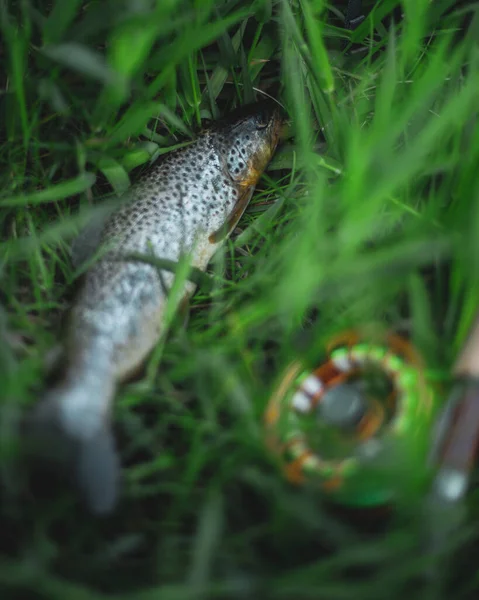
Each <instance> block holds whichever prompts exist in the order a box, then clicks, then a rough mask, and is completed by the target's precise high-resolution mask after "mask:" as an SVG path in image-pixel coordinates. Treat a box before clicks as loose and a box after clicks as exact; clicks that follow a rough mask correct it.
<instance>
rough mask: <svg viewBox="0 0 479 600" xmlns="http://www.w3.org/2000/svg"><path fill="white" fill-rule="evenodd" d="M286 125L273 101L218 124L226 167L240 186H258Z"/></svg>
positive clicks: (249, 106) (242, 109)
mask: <svg viewBox="0 0 479 600" xmlns="http://www.w3.org/2000/svg"><path fill="white" fill-rule="evenodd" d="M283 124H284V118H283V115H282V112H281V111H280V109H279V106H278V105H277V104H276V103H273V102H261V103H257V104H252V105H248V106H246V107H241V108H240V109H238V110H237V111H235V112H233V113H231V114H230V115H229V116H228V117H227V118H226V119H225V120H223V121H221V122H219V123H218V126H217V130H216V135H217V138H218V141H219V144H220V146H221V148H220V152H221V155H222V156H223V157H224V162H225V168H226V170H227V171H228V175H229V176H230V178H231V179H233V180H234V181H235V182H236V183H237V184H238V185H239V186H241V187H243V186H244V187H249V186H251V185H256V183H257V181H258V179H259V178H260V176H261V174H262V173H263V171H264V169H265V168H266V166H267V164H268V163H269V161H270V160H271V157H272V156H273V154H274V151H275V150H276V146H277V145H278V142H279V139H280V136H281V131H282V127H283Z"/></svg>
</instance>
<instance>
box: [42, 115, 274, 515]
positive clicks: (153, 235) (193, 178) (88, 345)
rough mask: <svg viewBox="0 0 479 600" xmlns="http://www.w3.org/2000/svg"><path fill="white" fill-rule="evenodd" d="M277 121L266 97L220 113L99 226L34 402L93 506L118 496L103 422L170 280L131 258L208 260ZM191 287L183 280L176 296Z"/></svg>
mask: <svg viewBox="0 0 479 600" xmlns="http://www.w3.org/2000/svg"><path fill="white" fill-rule="evenodd" d="M280 127H281V117H280V114H279V113H278V111H277V110H276V109H275V108H274V107H273V106H271V105H267V104H263V105H253V106H251V107H248V108H246V109H245V108H243V109H241V110H240V111H239V112H237V113H234V114H232V115H231V116H230V117H229V118H226V119H224V120H222V121H219V122H217V123H216V124H214V125H213V126H212V127H211V128H210V129H208V130H206V131H205V132H203V133H202V134H201V135H200V136H199V137H198V138H197V140H196V141H194V142H193V143H192V144H191V145H189V146H187V147H185V148H183V149H181V150H178V151H176V152H173V153H171V154H169V155H167V156H166V157H165V158H164V159H163V160H162V161H161V162H160V164H158V165H157V166H154V167H153V168H151V169H150V170H149V171H148V172H147V173H146V175H145V176H144V177H143V178H142V179H141V180H140V181H139V182H138V183H137V184H136V185H135V186H133V187H132V188H131V189H130V190H129V192H128V193H127V195H126V197H125V198H124V202H122V204H121V206H120V208H118V210H116V211H115V212H114V213H113V214H112V215H110V216H109V217H108V218H107V219H106V220H105V223H104V224H103V226H102V227H101V228H99V239H98V242H99V246H100V247H102V248H104V249H105V251H104V254H102V256H101V258H100V260H98V261H97V262H96V263H94V264H93V266H92V267H91V268H90V269H89V270H88V271H87V273H86V276H85V281H84V284H83V287H82V288H81V290H80V293H79V295H78V298H77V300H76V302H75V304H74V306H73V308H72V310H71V314H70V323H69V333H68V337H67V340H66V347H65V353H66V356H67V364H68V366H67V368H66V371H65V376H64V377H63V379H62V380H61V381H60V383H59V384H58V385H57V386H55V387H54V388H53V389H51V390H49V391H48V392H47V394H46V396H45V398H44V399H43V401H42V402H40V403H39V405H38V408H37V411H36V419H35V421H36V423H37V424H40V426H41V428H43V431H45V430H46V429H48V431H49V432H50V433H49V434H50V435H51V432H52V431H53V430H55V431H56V437H57V438H58V437H61V438H62V439H63V446H65V447H66V446H68V447H69V451H68V452H66V454H67V455H68V456H70V455H71V456H73V461H74V467H73V470H74V473H75V476H76V479H77V483H78V484H79V486H80V488H81V490H82V492H83V495H84V497H85V499H86V502H87V504H88V506H89V507H90V509H91V510H93V511H94V512H96V513H107V512H110V511H111V509H112V508H113V507H114V506H115V504H116V502H117V497H118V488H119V472H120V465H119V459H118V456H117V453H116V450H115V443H114V439H113V435H112V431H111V425H110V413H111V407H112V401H113V398H114V395H115V390H116V387H117V384H118V382H120V381H121V380H124V379H125V378H127V377H128V376H129V375H130V374H131V373H132V372H134V371H135V370H136V369H137V368H138V367H139V366H140V365H141V364H142V363H143V361H144V360H145V358H146V357H147V355H148V353H149V352H150V351H151V350H152V349H153V347H154V346H155V344H156V343H157V341H158V339H159V337H160V335H161V332H162V327H163V316H164V311H165V307H166V304H167V298H168V291H169V289H170V288H171V286H172V284H173V282H174V274H173V273H172V272H171V271H164V270H159V269H158V268H157V267H155V266H153V265H151V264H147V263H145V262H140V261H138V260H137V261H135V260H131V258H130V259H129V258H128V257H129V256H131V255H132V254H137V253H140V254H143V255H150V256H153V257H157V258H161V259H169V260H172V261H179V260H180V259H181V258H182V257H184V256H185V255H186V256H187V257H188V258H189V260H190V263H191V265H192V266H194V267H197V268H199V269H201V270H204V269H206V267H207V265H208V262H209V261H210V259H211V257H212V256H213V254H214V253H215V252H216V250H217V249H218V247H219V246H220V245H221V244H222V243H223V241H224V239H226V237H227V236H228V235H229V233H230V232H231V230H232V229H233V228H234V226H235V224H236V222H237V221H238V219H239V218H240V217H241V214H242V213H243V211H244V209H245V208H246V206H247V203H248V201H249V199H250V197H251V194H252V192H253V190H254V187H255V185H256V182H257V181H258V179H259V177H260V175H261V173H262V171H263V170H264V168H265V167H266V165H267V163H268V162H269V160H270V158H271V157H272V155H273V153H274V150H275V148H276V145H277V143H278V139H279V132H280ZM97 230H98V227H97ZM194 291H195V285H194V284H193V283H192V282H189V281H187V282H185V284H184V289H183V296H184V297H185V298H187V297H189V296H191V295H192V294H193V293H194ZM59 447H60V448H61V447H62V446H61V445H60V446H59Z"/></svg>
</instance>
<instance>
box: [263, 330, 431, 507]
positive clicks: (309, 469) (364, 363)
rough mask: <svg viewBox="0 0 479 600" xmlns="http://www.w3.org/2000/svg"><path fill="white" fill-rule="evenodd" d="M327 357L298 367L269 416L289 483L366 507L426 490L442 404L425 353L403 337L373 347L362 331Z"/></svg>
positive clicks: (340, 341)
mask: <svg viewBox="0 0 479 600" xmlns="http://www.w3.org/2000/svg"><path fill="white" fill-rule="evenodd" d="M327 352H328V358H327V360H326V361H325V362H323V363H322V364H321V365H320V366H313V368H309V367H308V366H307V365H305V364H302V363H300V362H295V363H293V364H291V365H290V366H289V367H288V368H287V370H286V372H285V374H284V376H283V378H282V379H281V381H280V383H279V386H278V387H277V389H276V390H275V392H274V393H273V395H272V397H271V399H270V401H269V404H268V407H267V410H266V413H265V424H266V434H267V444H268V446H269V448H270V450H271V451H272V452H273V453H274V454H275V455H276V456H277V457H278V458H279V460H280V463H281V466H282V469H283V472H284V474H285V476H286V478H287V479H288V480H289V481H290V482H292V483H295V484H308V483H310V484H313V485H319V487H320V488H321V489H322V490H323V491H324V492H326V493H327V494H328V495H329V496H330V497H331V498H333V499H335V500H338V501H340V502H341V503H343V504H348V505H355V506H364V507H366V506H375V505H381V504H387V503H389V502H391V501H392V500H394V498H395V497H396V496H397V494H398V492H399V491H400V490H401V491H404V489H405V487H408V486H412V488H411V489H413V488H414V489H421V486H424V485H425V484H426V482H427V481H428V468H427V456H428V450H429V445H430V444H429V442H430V440H429V437H428V433H429V432H430V431H431V423H432V418H433V415H434V412H435V410H434V409H435V405H436V402H435V394H434V390H433V388H432V387H431V386H430V385H429V384H428V383H427V381H426V379H425V377H424V370H423V365H422V361H421V359H420V357H419V355H418V354H417V353H416V352H415V350H414V349H413V348H412V346H411V345H410V344H409V343H408V342H406V341H405V340H403V339H402V338H400V337H399V336H395V335H388V336H386V337H385V338H384V339H382V340H380V341H379V342H378V343H370V342H368V341H366V340H365V339H364V338H362V337H361V336H360V335H359V334H358V333H355V332H350V333H346V334H344V335H342V336H341V337H339V338H337V339H335V340H334V341H333V342H332V343H331V344H329V346H328V348H327ZM422 467H424V468H422ZM418 486H419V488H418Z"/></svg>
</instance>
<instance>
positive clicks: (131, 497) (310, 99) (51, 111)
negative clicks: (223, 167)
mask: <svg viewBox="0 0 479 600" xmlns="http://www.w3.org/2000/svg"><path fill="white" fill-rule="evenodd" d="M345 4H346V2H331V3H326V2H322V1H319V0H315V1H314V0H289V1H287V0H283V1H282V0H218V1H214V0H156V1H155V0H97V1H94V0H91V1H87V0H68V2H67V1H66V0H56V1H41V0H23V1H21V0H17V1H10V2H8V1H6V0H2V1H1V2H0V25H1V30H2V40H1V42H0V43H1V47H0V61H1V64H2V68H1V69H0V103H1V109H2V117H3V118H2V119H1V122H0V129H1V140H2V143H1V146H0V161H1V164H2V169H1V172H0V178H1V188H0V190H1V191H0V227H1V231H2V241H1V245H0V280H1V284H0V290H1V294H0V327H1V335H2V344H1V347H0V373H1V379H0V381H1V384H0V386H1V389H0V396H1V400H2V404H1V407H0V408H1V412H0V427H1V433H0V459H1V462H0V466H1V477H2V490H3V491H2V508H1V525H0V546H1V549H2V558H1V561H0V587H1V590H2V598H17V597H31V598H49V599H50V598H51V599H53V598H58V599H60V598H61V599H63V598H71V599H72V600H75V599H78V600H81V599H84V598H85V599H86V598H89V599H92V600H94V599H97V598H98V599H99V598H104V597H106V595H107V594H111V593H116V594H117V596H118V597H119V598H131V599H132V600H133V599H138V600H140V599H141V600H150V599H153V598H155V599H156V598H162V599H165V600H170V599H171V600H173V599H174V600H177V599H178V600H180V599H181V600H182V599H190V598H191V599H193V598H195V599H196V598H271V599H279V598H295V599H296V598H297V599H300V598H304V599H307V598H308V599H309V598H311V599H312V598H324V599H327V600H329V599H331V600H336V599H338V600H339V599H343V598H356V599H358V600H359V599H363V598H364V599H372V598H378V599H380V598H381V599H382V598H391V599H393V598H400V597H401V598H402V597H403V596H404V595H405V594H407V595H408V597H409V598H413V597H414V598H416V597H417V598H419V597H421V598H423V597H424V598H427V597H429V598H436V597H438V596H437V593H438V591H437V589H434V590H433V589H429V588H428V587H427V586H426V587H424V586H419V585H418V584H417V581H416V577H417V575H418V574H419V573H420V571H421V569H423V567H424V564H425V562H426V561H427V557H426V556H425V555H424V553H423V549H422V547H421V544H420V539H419V533H418V532H419V531H420V530H419V528H418V520H420V518H421V512H420V507H418V506H413V505H411V506H406V507H404V508H402V509H401V510H400V511H398V513H397V514H396V515H394V516H393V517H392V518H391V519H390V521H389V522H388V523H383V524H381V526H379V525H378V526H376V522H377V521H378V519H377V518H376V517H375V516H374V515H373V517H371V518H370V520H368V521H367V522H365V523H361V522H360V523H358V522H357V519H356V523H355V524H354V525H351V524H350V523H349V521H348V520H344V519H342V518H339V516H337V515H335V513H333V514H331V513H330V512H329V511H328V509H326V508H325V507H324V506H323V504H322V502H321V498H319V497H318V496H317V495H316V494H314V493H311V492H309V491H304V490H303V491H302V490H293V489H291V488H290V487H289V486H288V485H286V484H285V483H284V482H283V481H282V480H281V478H280V476H279V474H278V472H277V471H276V469H275V467H274V465H273V463H272V462H271V460H270V459H269V458H268V456H267V455H266V454H265V451H264V448H263V445H262V432H261V416H262V411H263V409H264V407H265V402H266V399H267V397H268V393H269V392H270V391H271V389H272V386H273V385H274V383H275V381H276V378H277V376H278V374H279V373H280V372H281V369H283V368H284V367H285V366H286V365H287V363H288V362H289V361H290V360H291V359H292V358H293V357H295V356H296V354H297V352H298V348H301V347H302V346H301V335H302V332H304V331H307V332H308V335H309V336H311V337H312V338H313V339H314V344H313V347H312V348H310V349H309V350H302V351H303V352H305V353H306V355H308V357H309V358H312V357H313V356H315V355H316V356H317V355H318V354H317V353H320V350H321V348H322V345H323V344H324V341H325V340H326V339H327V338H328V337H329V336H330V335H332V334H334V333H337V332H339V331H341V330H342V329H344V328H347V327H353V326H356V325H358V324H359V325H361V324H363V323H368V322H375V323H378V324H380V325H382V326H383V327H391V328H399V327H401V328H406V329H408V331H409V332H410V334H411V336H412V339H413V340H414V342H415V343H416V344H417V346H418V347H419V348H420V350H421V351H422V352H423V353H424V355H425V357H426V360H427V362H428V365H429V369H430V376H431V378H434V379H436V380H446V379H447V372H448V367H449V365H450V363H451V361H452V360H453V358H454V356H455V353H456V352H457V349H458V347H459V345H460V343H461V341H462V340H463V339H464V336H465V334H466V332H467V328H468V327H469V325H470V323H471V320H472V317H473V315H474V312H475V309H476V304H477V300H476V298H477V294H478V292H479V281H478V277H479V268H478V267H479V236H478V235H477V231H478V227H479V202H478V200H477V198H478V191H479V188H478V183H479V179H478V176H477V168H478V164H479V123H478V119H477V111H478V107H479V91H478V90H479V50H478V47H477V42H476V40H477V36H478V34H479V20H478V13H477V6H476V4H474V3H467V2H466V3H457V2H453V1H450V0H442V1H434V2H428V1H426V0H404V1H403V2H398V1H396V0H383V1H378V2H373V1H372V0H370V1H369V2H368V1H366V2H364V3H363V4H364V5H365V9H366V10H367V11H369V10H370V11H371V12H369V15H368V18H367V19H366V20H365V21H364V22H363V23H362V24H361V25H360V27H359V28H358V29H357V30H355V31H354V32H353V33H352V34H351V32H348V31H347V30H345V29H344V28H343V27H342V16H344V7H345ZM263 94H270V95H272V96H274V97H275V98H277V99H278V100H280V101H281V102H282V103H283V104H285V106H286V107H287V110H288V112H289V115H290V118H291V123H292V126H291V129H292V134H293V135H292V137H291V139H290V140H288V141H287V143H286V144H285V145H284V146H283V148H282V150H281V151H280V152H279V153H278V155H277V157H276V159H275V160H274V161H273V163H272V165H271V167H270V169H269V170H268V172H267V174H265V176H264V177H263V179H262V182H261V184H260V186H259V187H258V191H257V193H256V194H255V196H254V199H253V202H252V204H251V206H250V208H249V209H248V211H247V213H246V215H245V216H244V218H243V219H242V221H241V223H240V227H239V228H238V229H237V231H236V232H235V235H234V236H233V237H232V239H231V241H230V242H229V243H228V245H227V247H226V249H225V251H224V252H223V253H221V254H220V255H219V256H217V257H216V259H215V261H214V263H213V265H212V267H211V272H212V274H214V275H215V277H214V286H213V290H212V291H208V293H206V291H201V290H200V291H199V292H198V293H197V294H196V296H195V298H194V300H193V303H192V307H191V316H190V321H189V325H188V328H187V329H184V328H183V327H181V326H180V325H179V324H177V325H175V326H174V327H173V328H172V331H171V332H170V335H169V338H168V340H167V343H165V344H163V345H161V346H160V347H158V348H157V350H156V351H155V353H154V355H153V356H152V358H151V361H150V363H149V365H148V368H147V372H146V374H145V376H144V377H143V378H141V379H140V380H138V381H136V382H133V383H131V384H129V385H126V386H124V387H123V388H122V390H121V393H120V395H119V399H118V402H117V404H116V412H115V417H116V420H117V423H118V432H119V435H120V437H121V439H122V458H123V460H124V463H125V465H127V467H128V468H127V469H126V473H125V484H124V498H123V501H122V507H121V509H120V510H119V512H118V513H117V514H116V515H115V516H114V517H112V518H110V519H107V520H105V521H94V520H92V519H90V518H89V517H88V516H85V515H84V514H83V513H82V512H81V510H80V509H79V507H78V506H77V504H76V502H75V500H74V498H72V497H70V496H69V495H65V496H63V495H58V494H56V493H55V494H53V493H52V494H50V496H49V495H48V493H44V494H39V492H38V491H35V493H33V491H32V490H30V488H29V486H28V483H27V481H26V480H25V478H24V477H23V475H22V472H21V470H19V468H18V464H17V462H16V461H15V457H16V456H17V453H18V450H19V446H18V445H19V441H18V437H17V429H18V421H19V416H20V412H21V411H22V410H23V409H24V408H25V407H26V406H28V405H29V404H30V403H31V402H34V401H35V399H36V398H37V397H38V393H39V390H40V389H41V387H42V382H43V381H44V378H45V356H46V354H47V352H48V351H49V349H50V348H51V347H52V346H53V345H54V344H55V341H56V340H57V338H58V336H59V332H60V320H61V315H62V311H63V310H64V308H65V307H66V306H67V303H68V300H69V298H70V290H71V288H72V285H73V283H74V281H75V279H76V276H77V274H76V273H74V272H73V269H72V266H71V264H70V262H69V254H68V247H69V243H70V241H71V238H72V236H73V235H74V234H75V233H76V232H77V231H78V228H79V226H80V225H81V224H82V223H83V222H84V221H85V219H87V218H89V216H90V215H91V214H92V212H93V211H94V210H95V206H94V205H95V204H96V203H97V202H98V201H99V200H100V199H105V200H106V201H112V202H114V201H115V198H116V196H117V194H119V193H121V192H122V191H123V190H125V189H126V188H127V187H128V186H129V185H130V181H131V180H132V179H134V178H135V177H136V176H137V175H138V173H139V172H141V170H142V168H144V167H147V166H148V164H150V163H151V162H152V161H154V160H155V159H156V158H157V157H158V156H159V155H161V154H163V153H165V152H168V151H170V150H171V149H173V148H175V147H177V146H178V145H179V144H181V143H183V142H185V141H187V140H188V139H189V138H190V137H191V136H192V135H194V131H195V130H197V129H198V128H199V127H200V126H201V124H202V123H203V122H205V121H207V120H209V119H212V118H216V117H217V116H219V115H220V114H224V113H225V112H227V111H228V110H229V109H230V108H232V107H234V106H235V105H237V104H239V103H246V102H250V101H251V100H253V99H254V97H255V96H261V95H263ZM315 353H316V354H315ZM474 498H475V496H474V494H472V495H471V500H472V501H471V517H470V520H469V522H468V523H467V525H466V529H467V531H468V532H469V533H470V534H471V535H475V533H474V532H475V529H476V520H475V517H474V515H475V512H477V511H474ZM364 520H365V517H361V518H360V519H359V521H364ZM378 527H379V529H380V532H379V534H378V535H374V534H373V533H372V529H377V528H378ZM471 532H472V533H471ZM468 547H469V546H468ZM468 552H469V554H468V559H467V560H465V559H464V560H462V561H461V560H459V561H458V565H459V566H458V565H455V564H453V563H451V567H450V576H451V582H450V586H451V588H450V589H449V591H446V592H445V596H444V597H451V594H453V597H454V598H466V597H475V592H476V591H477V582H478V577H479V572H478V571H477V567H475V566H474V563H475V560H474V556H473V555H472V554H471V551H468ZM461 562H462V566H460V564H459V563H461ZM451 589H452V590H453V591H452V592H451Z"/></svg>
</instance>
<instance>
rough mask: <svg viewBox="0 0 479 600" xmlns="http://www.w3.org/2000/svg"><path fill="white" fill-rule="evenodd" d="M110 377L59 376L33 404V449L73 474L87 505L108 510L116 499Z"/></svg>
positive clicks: (116, 466)
mask: <svg viewBox="0 0 479 600" xmlns="http://www.w3.org/2000/svg"><path fill="white" fill-rule="evenodd" d="M114 388H115V386H114V382H113V380H112V378H109V377H107V376H106V377H96V378H94V379H92V378H88V377H86V378H83V379H81V380H79V379H77V380H76V381H69V380H68V379H67V380H64V381H63V382H61V383H60V384H59V385H58V386H56V387H54V388H52V389H51V390H49V391H48V392H47V393H46V394H45V396H44V397H43V398H42V400H41V401H40V402H39V404H38V405H37V407H36V408H35V410H34V413H33V416H32V419H31V425H32V426H33V427H32V428H31V429H30V430H31V431H32V433H33V438H34V440H35V442H36V444H35V455H36V457H37V458H40V459H44V460H45V459H46V460H47V461H48V462H50V463H57V464H58V466H59V467H61V468H62V469H65V470H67V472H68V474H69V475H70V476H73V478H74V482H73V483H74V484H75V486H76V487H78V488H79V490H80V493H81V494H82V496H83V499H84V501H85V502H86V504H87V507H88V509H89V510H90V511H91V512H93V513H95V514H98V515H102V514H108V513H110V512H111V511H112V510H113V509H114V508H115V505H116V504H117V501H118V495H119V481H120V470H121V469H120V460H119V456H118V453H117V450H116V444H115V439H114V435H113V431H112V427H111V420H110V417H109V412H110V411H109V407H110V405H111V401H112V398H113V394H114V391H115V389H114Z"/></svg>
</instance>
